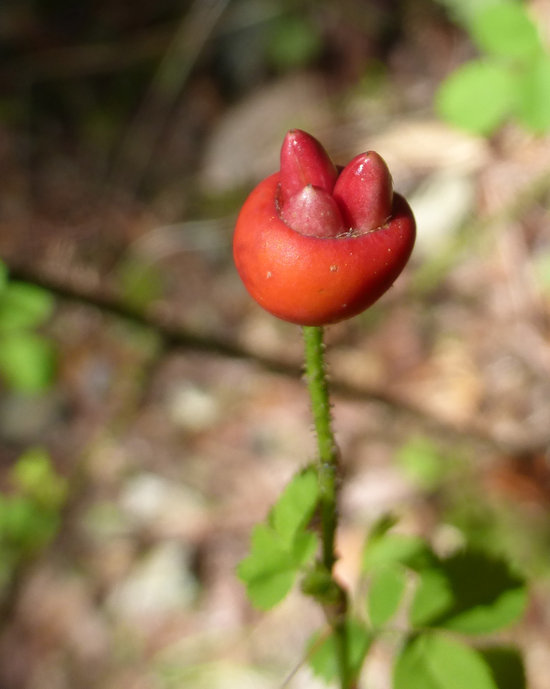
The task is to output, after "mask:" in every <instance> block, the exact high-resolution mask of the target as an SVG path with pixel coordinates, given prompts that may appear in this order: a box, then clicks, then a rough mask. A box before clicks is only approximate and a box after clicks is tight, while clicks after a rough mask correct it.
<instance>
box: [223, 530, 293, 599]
mask: <svg viewBox="0 0 550 689" xmlns="http://www.w3.org/2000/svg"><path fill="white" fill-rule="evenodd" d="M237 574H238V576H239V578H240V579H241V580H242V581H243V582H244V583H245V584H246V587H247V592H248V597H249V598H250V600H251V601H252V604H253V605H254V606H255V607H257V608H259V609H260V610H269V609H270V608H272V607H273V606H275V605H277V603H279V602H280V601H281V600H282V599H283V598H284V597H285V596H286V595H287V593H288V592H289V591H290V589H291V588H292V585H293V584H294V579H295V578H296V566H295V563H294V562H293V561H292V558H291V556H290V554H289V552H288V551H287V550H286V549H285V548H284V547H283V545H282V544H281V540H280V538H279V536H278V534H276V533H275V532H274V531H273V529H272V528H271V527H270V526H268V525H267V524H257V525H256V526H255V527H254V529H253V531H252V539H251V550H250V555H248V557H246V558H245V559H244V560H242V561H241V563H240V564H239V566H238V568H237Z"/></svg>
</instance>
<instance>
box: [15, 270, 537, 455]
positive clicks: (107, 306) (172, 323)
mask: <svg viewBox="0 0 550 689" xmlns="http://www.w3.org/2000/svg"><path fill="white" fill-rule="evenodd" d="M4 261H5V263H6V264H7V266H8V268H9V271H10V276H11V277H12V278H14V279H17V280H23V281H26V282H30V283H32V284H35V285H37V286H40V287H43V288H44V289H47V290H48V291H50V292H52V293H53V294H54V295H55V296H56V297H58V298H59V299H61V300H64V301H69V302H76V303H79V304H82V305H84V306H89V307H95V308H98V309H100V310H101V311H103V312H105V313H107V314H110V315H112V316H115V317H119V318H122V319H124V320H126V321H129V322H132V323H134V324H136V325H138V326H141V327H144V328H147V329H151V330H153V331H154V332H155V333H156V334H157V335H158V336H159V337H160V338H161V340H162V342H163V344H164V351H167V350H171V349H185V350H195V351H201V352H206V353H211V354H215V355H218V356H222V357H228V358H234V359H242V360H246V361H250V362H252V363H255V364H258V365H259V366H261V367H262V368H263V369H265V370H267V371H270V372H272V373H276V374H279V375H283V376H286V377H289V378H294V379H298V378H300V377H301V376H302V375H303V369H302V365H301V363H299V362H289V361H284V360H283V359H280V358H277V357H270V356H266V355H262V354H258V353H257V352H255V351H253V350H250V349H248V348H247V347H244V346H242V345H240V344H238V343H236V342H232V341H230V340H228V339H225V338H222V337H219V336H218V335H215V334H208V335H200V334H197V333H196V332H193V331H191V330H189V329H188V328H186V327H185V326H184V325H182V324H181V323H180V322H178V321H177V320H176V319H174V317H173V316H172V315H171V314H170V313H169V309H167V308H166V305H164V306H163V305H162V304H158V305H152V306H150V307H147V308H137V307H135V306H133V305H131V304H128V303H125V302H124V301H123V300H122V299H121V297H120V296H119V295H117V294H114V293H113V292H111V291H108V290H107V289H105V287H104V286H103V285H102V283H101V279H100V278H99V276H94V277H93V279H90V278H89V276H88V277H87V276H86V275H83V274H82V273H79V272H78V271H72V272H65V274H61V272H60V271H59V269H58V267H57V269H56V270H54V269H53V268H49V269H48V268H46V267H44V266H36V265H29V264H27V263H25V262H21V261H17V260H15V259H11V260H10V259H9V258H7V259H6V257H4ZM331 389H332V391H333V392H334V393H335V394H336V395H339V396H341V397H343V398H347V399H351V400H355V401H362V402H376V403H379V404H382V405H383V406H385V407H387V408H389V409H391V410H393V411H394V412H397V413H399V414H401V415H402V416H403V417H404V418H405V419H406V418H408V419H409V420H410V421H411V422H414V423H417V424H418V425H419V426H420V427H421V428H422V429H424V430H425V431H426V432H429V433H433V434H435V435H439V436H441V437H443V438H445V439H446V440H457V441H460V440H462V441H464V440H469V441H475V442H478V443H482V444H483V445H484V446H485V447H486V448H487V449H488V450H489V451H497V452H509V453H517V452H526V451H527V452H529V451H534V450H537V449H540V447H542V446H544V445H545V443H547V440H546V441H545V440H544V439H537V438H533V439H531V441H527V440H525V439H521V440H518V442H517V443H514V442H511V441H503V440H502V439H499V438H497V437H495V436H494V435H493V434H492V433H491V431H490V430H488V429H486V428H484V427H482V426H481V425H477V424H474V423H469V424H461V425H456V424H453V423H451V422H449V421H446V420H444V419H440V418H437V417H434V416H433V415H431V414H430V412H429V411H427V410H425V409H422V408H421V407H419V406H418V405H416V404H414V403H413V402H411V401H410V400H407V399H405V398H403V397H400V396H399V395H396V394H395V393H391V392H388V391H387V390H385V389H383V388H376V387H365V386H361V385H354V384H352V383H350V382H348V381H343V380H339V379H338V378H337V377H334V378H333V379H332V380H331Z"/></svg>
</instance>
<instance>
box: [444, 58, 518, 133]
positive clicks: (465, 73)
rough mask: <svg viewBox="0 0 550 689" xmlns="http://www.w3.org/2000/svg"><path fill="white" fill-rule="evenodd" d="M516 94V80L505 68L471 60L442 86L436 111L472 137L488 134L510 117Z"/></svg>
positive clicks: (483, 61) (493, 63) (486, 61)
mask: <svg viewBox="0 0 550 689" xmlns="http://www.w3.org/2000/svg"><path fill="white" fill-rule="evenodd" d="M516 93H517V79H516V78H515V77H514V75H513V74H512V72H511V71H510V70H509V69H508V68H507V67H506V66H505V65H500V64H497V63H496V62H491V61H488V60H472V61H470V62H467V63H466V64H464V65H462V66H461V67H459V68H458V69H457V70H455V71H454V72H453V73H452V74H451V75H450V76H448V77H447V79H445V81H444V82H443V83H442V84H441V86H440V88H439V91H438V92H437V95H436V108H437V111H438V113H439V115H440V117H442V118H443V119H444V120H446V121H447V122H449V123H450V124H453V125H455V126H456V127H460V128H461V129H465V130H466V131H469V132H471V133H473V134H483V135H488V134H491V133H492V132H494V131H495V130H496V129H497V127H499V126H500V125H501V124H502V123H503V122H504V120H505V119H506V117H507V116H508V115H509V114H510V112H511V110H512V107H513V106H514V104H515V99H516Z"/></svg>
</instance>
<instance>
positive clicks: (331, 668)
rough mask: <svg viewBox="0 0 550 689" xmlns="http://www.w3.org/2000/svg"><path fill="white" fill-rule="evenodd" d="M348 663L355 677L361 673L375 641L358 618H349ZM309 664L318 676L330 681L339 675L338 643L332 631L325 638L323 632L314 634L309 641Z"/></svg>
mask: <svg viewBox="0 0 550 689" xmlns="http://www.w3.org/2000/svg"><path fill="white" fill-rule="evenodd" d="M346 633H347V641H348V665H349V668H350V670H351V674H352V676H354V677H357V676H358V675H359V672H360V671H361V666H362V665H363V661H364V660H365V656H366V655H367V653H368V650H369V648H370V645H371V644H372V641H373V636H372V634H371V633H370V632H369V631H368V630H367V629H366V627H365V626H364V625H363V624H361V623H360V622H359V621H358V620H354V619H348V621H347V627H346ZM308 653H309V664H310V666H311V669H312V671H313V673H314V674H315V675H317V677H321V678H322V679H323V680H324V681H325V682H327V683H330V682H332V681H333V680H335V679H336V678H337V677H338V660H337V655H336V643H335V639H334V634H333V633H332V632H331V633H330V634H329V635H327V636H326V637H325V638H324V639H323V638H322V637H321V634H319V633H317V634H314V635H313V636H312V637H311V639H310V641H309V643H308Z"/></svg>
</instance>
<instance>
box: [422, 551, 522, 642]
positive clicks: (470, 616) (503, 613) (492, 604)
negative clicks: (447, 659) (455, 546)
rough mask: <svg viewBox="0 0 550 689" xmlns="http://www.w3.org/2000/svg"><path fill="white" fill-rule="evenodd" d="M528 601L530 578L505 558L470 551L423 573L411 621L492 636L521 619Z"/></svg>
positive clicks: (441, 562) (450, 558)
mask: <svg viewBox="0 0 550 689" xmlns="http://www.w3.org/2000/svg"><path fill="white" fill-rule="evenodd" d="M526 602H527V592H526V589H525V584H524V581H523V580H522V579H521V578H520V577H519V576H518V575H517V574H515V573H513V572H512V571H511V570H510V568H509V566H508V564H507V563H506V562H505V561H504V560H501V559H497V558H496V557H494V556H492V555H489V554H488V553H484V552H477V551H464V552H461V553H457V554H455V555H453V556H451V557H449V558H447V559H445V560H441V561H440V562H439V564H438V566H437V567H434V568H432V569H428V570H426V571H424V572H422V574H421V579H420V584H419V587H418V589H417V591H416V594H415V597H414V599H413V602H412V605H411V612H410V614H411V623H412V624H413V625H415V626H418V627H424V626H431V627H442V628H445V629H450V630H453V631H457V632H462V633H464V634H487V633H490V632H494V631H496V630H499V629H502V628H503V627H506V626H508V625H509V624H511V623H512V622H515V621H516V620H517V619H518V618H519V617H520V616H521V615H522V613H523V611H524V609H525V605H526Z"/></svg>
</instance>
